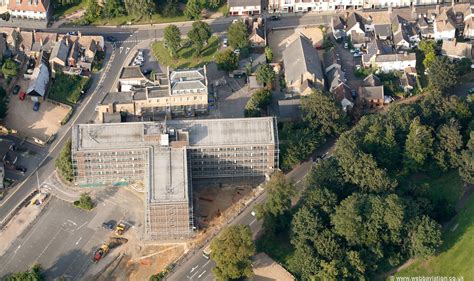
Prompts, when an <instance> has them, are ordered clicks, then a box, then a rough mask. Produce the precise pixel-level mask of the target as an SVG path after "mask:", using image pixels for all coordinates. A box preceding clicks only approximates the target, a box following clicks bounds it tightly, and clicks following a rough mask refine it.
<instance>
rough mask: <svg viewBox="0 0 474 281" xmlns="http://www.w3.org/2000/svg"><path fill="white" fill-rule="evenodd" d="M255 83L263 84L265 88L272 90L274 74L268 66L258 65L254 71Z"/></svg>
mask: <svg viewBox="0 0 474 281" xmlns="http://www.w3.org/2000/svg"><path fill="white" fill-rule="evenodd" d="M256 76H257V81H259V82H260V83H263V84H264V85H265V86H266V87H267V88H269V89H271V88H272V83H273V81H274V80H275V77H276V74H275V71H273V68H272V67H271V66H270V65H269V64H260V65H259V66H258V68H257V71H256Z"/></svg>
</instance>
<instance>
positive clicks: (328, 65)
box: [323, 48, 341, 73]
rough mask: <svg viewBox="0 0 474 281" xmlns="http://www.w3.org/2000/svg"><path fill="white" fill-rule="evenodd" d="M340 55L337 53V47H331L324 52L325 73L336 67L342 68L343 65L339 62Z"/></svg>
mask: <svg viewBox="0 0 474 281" xmlns="http://www.w3.org/2000/svg"><path fill="white" fill-rule="evenodd" d="M339 60H340V59H339V57H338V54H337V53H336V49H335V48H331V49H329V50H327V51H325V52H324V54H323V67H324V73H328V72H329V71H331V70H332V69H334V68H339V69H340V68H341V65H340V64H339Z"/></svg>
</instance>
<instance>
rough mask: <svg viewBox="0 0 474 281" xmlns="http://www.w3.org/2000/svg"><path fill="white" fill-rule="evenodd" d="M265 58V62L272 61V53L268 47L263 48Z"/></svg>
mask: <svg viewBox="0 0 474 281" xmlns="http://www.w3.org/2000/svg"><path fill="white" fill-rule="evenodd" d="M265 58H267V62H272V60H273V51H272V48H270V47H268V46H267V47H265Z"/></svg>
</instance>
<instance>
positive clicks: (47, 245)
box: [36, 228, 62, 261]
mask: <svg viewBox="0 0 474 281" xmlns="http://www.w3.org/2000/svg"><path fill="white" fill-rule="evenodd" d="M61 231H62V228H59V229H58V231H57V232H56V234H54V236H53V238H51V240H49V242H48V244H46V247H45V248H44V249H43V251H42V252H41V254H40V255H39V256H38V257H37V258H36V260H37V261H38V260H39V259H40V258H41V256H42V255H43V254H44V252H46V250H47V249H48V248H49V246H51V243H53V241H54V240H55V239H56V237H57V236H58V235H59V233H60V232H61Z"/></svg>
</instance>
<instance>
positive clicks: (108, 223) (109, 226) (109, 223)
mask: <svg viewBox="0 0 474 281" xmlns="http://www.w3.org/2000/svg"><path fill="white" fill-rule="evenodd" d="M102 227H103V228H105V229H107V230H114V228H115V221H114V220H110V221H106V222H103V223H102Z"/></svg>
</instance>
